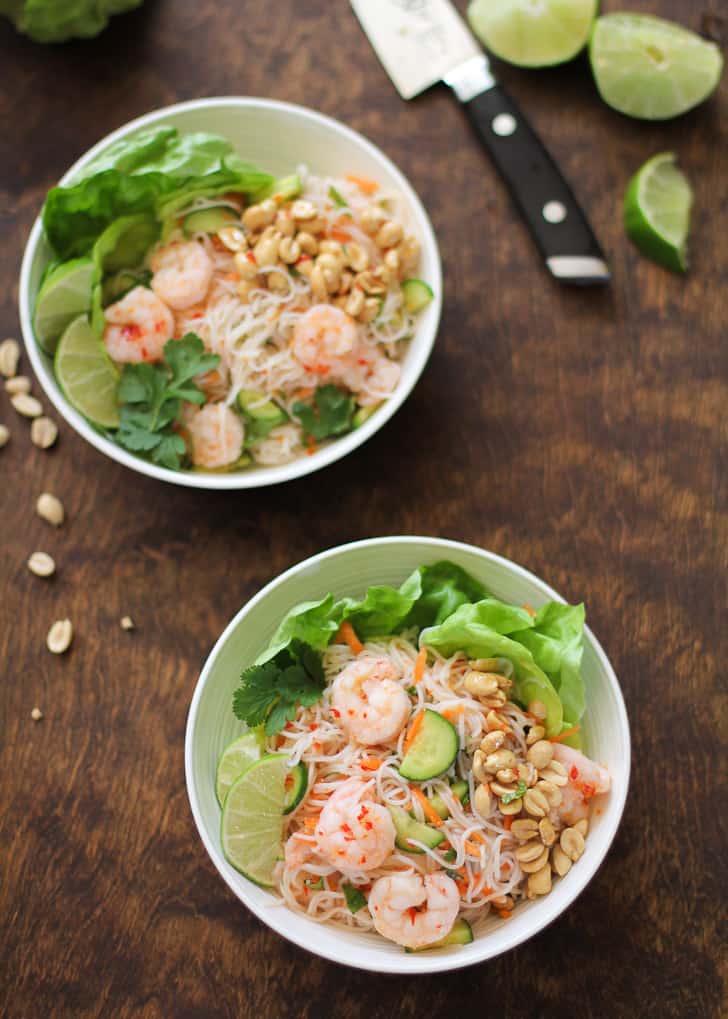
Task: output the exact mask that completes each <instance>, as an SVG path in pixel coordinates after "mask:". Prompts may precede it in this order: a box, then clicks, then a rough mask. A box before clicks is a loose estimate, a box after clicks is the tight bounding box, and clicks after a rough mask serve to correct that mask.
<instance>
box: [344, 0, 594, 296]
mask: <svg viewBox="0 0 728 1019" xmlns="http://www.w3.org/2000/svg"><path fill="white" fill-rule="evenodd" d="M351 5H352V7H353V8H354V11H355V13H356V16H357V17H358V18H359V21H360V22H361V26H362V28H363V29H364V31H365V32H366V34H367V36H368V37H369V41H370V42H371V44H372V46H373V47H374V50H375V52H376V54H377V56H378V57H379V59H380V60H381V62H382V63H383V64H384V67H385V70H386V71H387V73H388V74H389V77H390V78H391V79H392V81H393V82H394V85H395V87H396V88H397V91H398V92H399V94H400V95H401V96H402V98H403V99H411V98H412V97H413V96H416V95H418V94H419V93H420V92H423V91H424V90H425V89H426V88H429V86H430V85H434V84H435V82H438V81H444V82H445V84H446V85H449V87H450V88H451V89H452V91H453V92H454V94H455V96H456V97H457V99H458V100H459V102H460V103H461V104H462V106H463V108H464V109H465V112H466V113H467V115H468V117H469V119H470V122H471V123H472V125H473V127H474V129H475V131H476V132H477V134H478V137H479V138H480V141H481V142H482V143H483V145H484V146H485V148H486V149H487V151H488V152H489V154H490V156H491V158H492V159H493V162H494V163H495V165H496V166H497V168H498V170H499V171H500V172H501V174H502V175H503V177H504V179H505V181H506V184H507V185H508V187H509V188H510V190H511V193H512V195H513V197H514V199H515V200H516V203H517V204H518V206H519V208H520V210H521V212H522V214H523V217H524V219H525V220H526V223H527V224H528V226H529V228H530V230H531V233H532V234H533V237H534V240H535V241H536V244H537V245H538V247H539V248H540V250H541V253H542V255H543V257H544V259H545V261H546V265H547V267H548V269H549V271H550V272H551V274H552V275H553V276H555V277H556V278H557V279H558V280H560V281H561V282H562V283H576V284H582V285H583V284H593V283H607V282H608V281H609V268H608V267H607V263H606V261H605V258H604V255H603V254H602V251H601V249H600V247H599V244H598V242H597V239H596V237H595V236H594V234H593V232H592V229H591V227H590V226H589V223H588V221H587V219H586V216H585V215H584V213H583V212H582V210H581V209H580V207H579V204H578V202H577V201H576V198H575V197H574V194H573V192H572V190H571V188H570V187H569V185H568V184H567V183H566V181H565V180H564V178H563V176H562V175H561V172H560V171H559V168H558V167H557V166H556V163H554V161H553V159H552V158H551V156H550V155H549V154H548V152H547V151H546V149H545V148H544V146H543V144H542V142H541V141H540V140H539V138H538V136H537V135H536V134H535V132H534V131H533V129H532V128H531V127H530V125H529V124H528V122H527V120H526V119H525V117H524V116H523V114H522V113H521V111H520V110H519V109H518V107H517V106H516V104H515V103H514V102H513V100H512V99H511V98H510V96H509V95H508V93H507V92H506V91H505V90H504V89H503V88H502V87H501V86H500V85H499V84H498V83H497V81H496V80H495V78H494V77H493V74H492V73H491V70H490V65H489V63H488V58H487V57H486V55H485V53H484V52H483V51H482V49H481V48H480V47H479V46H478V44H477V42H476V41H475V39H474V38H473V36H472V35H471V34H470V32H469V31H468V29H467V28H466V26H465V24H464V23H463V21H462V19H461V18H460V15H459V14H458V13H457V11H456V10H455V8H454V7H453V6H452V4H451V3H450V2H449V0H351Z"/></svg>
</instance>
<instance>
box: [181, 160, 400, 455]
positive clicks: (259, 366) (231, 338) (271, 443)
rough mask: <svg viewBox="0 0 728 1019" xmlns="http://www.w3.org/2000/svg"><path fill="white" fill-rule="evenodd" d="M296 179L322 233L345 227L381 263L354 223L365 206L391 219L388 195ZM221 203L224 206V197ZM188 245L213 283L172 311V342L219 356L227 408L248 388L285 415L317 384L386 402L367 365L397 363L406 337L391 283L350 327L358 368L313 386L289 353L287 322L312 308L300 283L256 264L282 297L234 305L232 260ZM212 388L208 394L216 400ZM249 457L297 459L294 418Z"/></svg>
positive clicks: (362, 401)
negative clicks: (197, 343)
mask: <svg viewBox="0 0 728 1019" xmlns="http://www.w3.org/2000/svg"><path fill="white" fill-rule="evenodd" d="M299 174H300V176H301V178H302V181H303V193H302V197H303V198H305V199H306V200H307V201H309V202H312V203H313V204H314V205H315V206H316V209H317V210H318V216H319V217H320V218H323V220H324V221H325V223H326V231H325V232H326V233H328V231H329V230H334V232H335V231H336V229H337V228H338V229H342V228H343V229H345V231H346V233H347V234H348V235H349V236H350V238H351V240H352V241H355V242H356V243H358V244H360V245H361V246H362V247H363V248H364V249H365V250H366V251H367V253H368V254H369V258H370V262H371V265H372V266H376V265H379V264H381V261H382V252H381V251H380V250H379V248H378V247H377V245H376V244H375V243H374V241H373V239H372V237H371V236H370V235H369V234H367V233H366V232H365V231H364V230H363V229H362V228H361V226H360V225H359V222H358V220H359V217H360V215H361V214H362V213H363V212H364V211H365V210H366V209H368V208H371V207H372V205H373V204H382V205H384V206H385V207H386V208H387V209H388V212H389V214H394V210H396V208H397V205H398V204H399V200H398V198H397V196H396V195H394V194H389V193H386V192H384V191H380V192H378V194H377V198H376V202H375V201H374V200H373V199H372V198H371V197H370V196H366V195H365V194H363V193H362V191H361V189H360V188H359V187H357V186H356V184H355V183H352V181H350V180H346V179H341V178H332V177H318V176H314V175H311V174H309V173H308V172H307V170H306V169H305V167H300V168H299ZM332 189H333V190H332ZM333 194H336V195H339V196H341V198H342V199H343V200H344V201H345V202H346V205H347V207H346V209H342V208H341V207H340V206H339V205H337V203H336V201H335V199H333V198H332V195H333ZM224 201H225V202H226V203H227V197H226V198H225V199H224ZM220 204H221V199H219V198H217V199H210V198H196V199H194V200H193V201H192V202H191V203H190V204H189V206H188V207H187V208H186V209H184V210H182V211H181V212H180V213H179V214H178V215H179V218H180V220H181V219H182V218H183V217H184V216H185V215H186V214H188V213H190V212H193V211H199V210H202V209H209V208H212V207H214V206H215V205H218V206H219V205H220ZM342 221H343V222H342ZM181 237H182V233H181V231H180V230H177V231H175V232H173V233H171V234H168V235H167V236H166V237H165V241H164V243H165V244H167V243H170V242H171V241H174V240H177V239H181ZM194 240H196V241H197V242H199V243H200V244H202V245H203V246H204V248H205V250H206V252H207V254H208V255H209V257H210V259H211V260H212V263H213V281H212V284H211V287H210V290H209V294H208V297H207V299H206V300H205V302H204V304H202V305H198V306H194V307H192V308H188V309H185V310H184V311H183V312H179V313H177V315H176V322H175V325H176V334H177V335H179V336H182V335H184V334H185V333H186V332H195V333H197V334H198V335H199V336H200V337H201V338H202V340H203V342H204V344H205V346H206V348H207V349H208V350H210V351H211V352H212V353H215V354H217V355H219V357H220V359H221V360H220V365H219V368H218V373H219V376H220V378H221V382H220V388H221V391H222V395H223V398H224V402H225V403H227V404H228V406H232V405H233V404H234V403H235V401H236V399H237V396H238V394H239V392H240V391H241V390H255V391H260V392H261V393H263V394H265V397H266V398H268V399H272V400H274V401H275V402H276V403H278V404H279V405H280V406H281V407H282V408H283V409H285V410H286V412H287V413H289V414H290V412H291V410H292V408H293V405H294V404H295V402H296V400H297V399H300V395H299V394H300V393H301V392H302V391H303V392H310V391H312V390H314V389H315V388H316V387H317V386H319V385H321V384H322V383H323V382H326V381H334V382H336V383H337V384H343V385H344V386H345V387H346V388H347V389H349V390H350V391H351V392H353V393H354V395H355V396H356V399H357V402H358V404H359V405H360V406H362V407H367V406H373V405H376V404H378V403H380V402H381V401H382V400H384V399H386V398H387V397H388V396H390V395H391V393H392V384H391V377H394V376H391V377H390V380H389V381H388V382H385V381H384V380H383V378H382V376H381V374H380V375H378V374H377V372H376V371H375V370H373V369H372V366H375V365H380V364H381V363H382V362H383V360H384V359H385V358H386V359H387V360H389V361H393V362H398V361H400V360H401V358H402V356H403V354H404V349H405V347H404V341H406V340H408V339H409V338H410V337H411V336H412V334H413V331H414V318H413V315H411V314H410V313H408V312H407V311H406V309H405V306H404V301H403V296H402V290H401V288H400V286H399V284H398V283H397V282H396V281H395V282H394V283H393V284H392V285H390V287H389V289H388V290H387V292H386V293H385V294H384V295H383V300H382V306H381V310H380V313H379V315H378V316H377V318H376V319H375V320H374V321H373V322H371V323H368V324H359V326H358V332H359V346H358V348H357V365H358V366H359V367H356V366H354V367H353V368H352V369H350V370H349V371H348V374H347V375H346V377H344V378H338V377H335V376H331V377H329V378H328V379H327V378H325V377H324V378H322V376H321V373H320V371H319V372H317V371H316V370H314V369H310V368H308V367H306V366H304V365H303V364H302V363H301V361H299V360H298V359H297V358H296V357H295V356H294V353H293V351H292V349H291V340H292V336H293V331H294V328H295V326H296V323H297V322H298V321H299V320H300V318H301V316H302V315H303V314H304V313H305V312H306V311H307V310H308V309H309V308H311V307H312V306H313V305H315V304H317V303H319V302H318V300H317V299H316V298H315V297H314V295H313V293H312V289H311V286H310V284H309V281H308V279H307V278H306V276H304V275H301V274H298V273H295V272H289V273H283V272H282V271H281V266H280V265H268V266H260V267H259V270H258V271H259V278H261V277H262V278H265V277H266V274H267V273H271V272H274V271H275V272H277V274H278V275H279V276H281V277H283V276H285V277H286V282H287V289H286V290H285V291H284V292H283V293H279V292H276V291H273V290H270V289H268V287H267V286H263V285H261V286H259V287H257V288H256V289H254V290H252V291H251V292H250V294H249V295H248V297H247V299H245V300H243V299H241V298H240V296H239V295H238V292H237V275H236V272H235V262H234V254H233V253H232V252H231V251H228V250H227V249H225V248H224V247H223V245H221V244H220V243H219V242H218V240H217V238H216V237H213V236H211V235H210V234H207V233H202V232H201V233H198V234H195V235H194ZM315 368H318V366H315ZM220 388H218V389H216V398H217V397H218V393H219V391H220ZM395 388H396V383H395ZM249 452H250V453H251V454H252V456H253V458H254V459H255V460H256V461H257V462H259V463H261V464H266V465H271V466H274V465H277V464H283V463H286V462H288V461H290V460H292V459H295V458H296V457H298V456H301V455H303V454H304V453H305V449H304V443H303V439H302V429H301V427H300V425H299V424H298V423H297V422H296V421H295V420H294V421H292V422H291V423H290V424H288V425H285V426H281V427H280V428H277V429H274V431H273V432H271V434H270V435H269V436H267V437H266V438H265V439H263V440H261V441H260V442H257V443H254V444H253V445H252V447H251V448H250V450H249Z"/></svg>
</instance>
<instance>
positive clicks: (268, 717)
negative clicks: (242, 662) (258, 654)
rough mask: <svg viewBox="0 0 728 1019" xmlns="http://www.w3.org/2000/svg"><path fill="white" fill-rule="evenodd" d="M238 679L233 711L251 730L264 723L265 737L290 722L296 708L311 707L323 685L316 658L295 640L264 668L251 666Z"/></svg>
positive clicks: (307, 646)
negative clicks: (238, 683) (300, 706)
mask: <svg viewBox="0 0 728 1019" xmlns="http://www.w3.org/2000/svg"><path fill="white" fill-rule="evenodd" d="M240 680H241V685H240V686H239V687H238V689H237V690H236V691H235V694H234V696H233V711H234V713H235V715H236V716H237V717H238V718H239V719H240V720H241V721H243V722H247V724H248V725H249V726H251V727H252V726H255V725H260V724H261V723H265V732H266V735H267V736H273V735H275V733H277V732H280V731H281V729H282V728H283V727H284V726H285V724H286V722H292V721H293V719H294V718H295V717H296V709H297V708H298V706H299V705H302V706H303V707H310V706H311V705H312V704H315V703H316V701H318V700H319V699H320V697H321V694H322V693H323V690H324V686H325V685H326V684H325V680H324V674H323V667H322V665H321V659H320V657H319V655H318V654H317V653H316V652H315V651H314V649H313V648H312V647H310V646H309V645H308V644H304V643H303V642H302V641H298V640H296V641H292V642H291V645H290V647H288V648H286V649H285V650H284V651H281V652H279V653H278V654H277V655H276V656H275V658H272V659H271V660H270V661H268V662H265V664H264V665H251V666H250V668H248V669H246V670H245V671H244V672H243V674H242V676H241V677H240Z"/></svg>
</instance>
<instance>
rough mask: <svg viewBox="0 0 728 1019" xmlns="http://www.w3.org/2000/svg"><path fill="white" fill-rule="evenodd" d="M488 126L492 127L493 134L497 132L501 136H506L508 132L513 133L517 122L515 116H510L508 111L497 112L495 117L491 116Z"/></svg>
mask: <svg viewBox="0 0 728 1019" xmlns="http://www.w3.org/2000/svg"><path fill="white" fill-rule="evenodd" d="M490 126H491V127H492V129H493V134H497V135H499V136H500V137H501V138H507V137H508V135H509V134H513V132H514V131H515V130H516V128H517V127H518V124H517V122H516V118H515V117H512V116H511V115H510V113H499V114H498V116H497V117H493V121H492V123H491V125H490Z"/></svg>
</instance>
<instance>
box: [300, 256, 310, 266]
mask: <svg viewBox="0 0 728 1019" xmlns="http://www.w3.org/2000/svg"><path fill="white" fill-rule="evenodd" d="M310 261H311V256H310V255H301V257H300V258H297V259H296V265H298V264H299V263H300V262H310Z"/></svg>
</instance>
